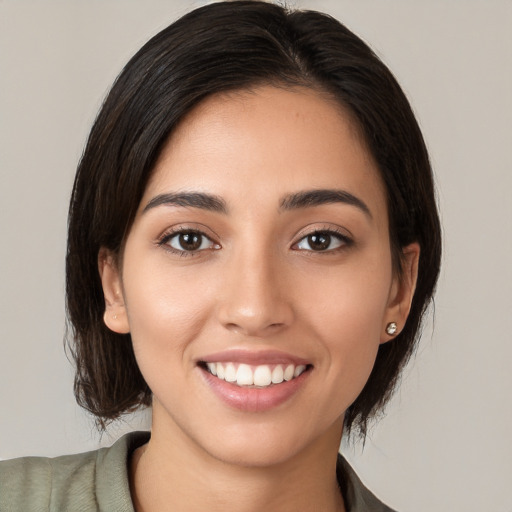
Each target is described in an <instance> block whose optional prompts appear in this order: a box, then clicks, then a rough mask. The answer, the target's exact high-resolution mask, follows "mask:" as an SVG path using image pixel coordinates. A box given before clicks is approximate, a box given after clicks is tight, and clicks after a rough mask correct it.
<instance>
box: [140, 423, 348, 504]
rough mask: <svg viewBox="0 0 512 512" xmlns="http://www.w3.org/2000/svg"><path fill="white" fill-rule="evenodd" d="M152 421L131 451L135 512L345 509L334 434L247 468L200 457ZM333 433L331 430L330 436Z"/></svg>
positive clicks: (193, 448) (180, 438)
mask: <svg viewBox="0 0 512 512" xmlns="http://www.w3.org/2000/svg"><path fill="white" fill-rule="evenodd" d="M162 427H163V425H161V424H160V423H159V422H157V421H153V428H152V433H151V439H150V441H149V442H148V443H147V444H146V445H144V446H142V447H140V448H139V449H138V450H136V452H135V453H134V455H133V457H132V460H131V467H130V487H131V491H132V498H133V502H134V507H135V510H136V512H153V511H159V512H167V511H171V510H172V511H176V510H187V511H188V512H196V511H197V512H199V511H204V510H205V509H208V511H209V512H217V511H221V510H222V511H225V510H238V511H240V512H256V511H261V510H272V511H273V512H292V511H293V512H296V511H297V510H322V511H326V512H331V511H332V512H335V511H336V512H341V511H344V510H345V509H344V505H343V499H342V497H341V492H340V490H339V488H338V484H337V480H336V458H337V450H338V446H339V441H340V434H339V432H341V428H340V426H339V425H334V426H333V427H336V431H337V432H338V434H337V435H333V436H330V438H329V439H324V438H322V439H320V440H318V441H316V442H315V443H313V444H312V445H311V446H308V447H306V448H305V449H304V450H302V451H301V452H300V453H297V454H295V455H293V456H292V457H290V458H289V459H288V460H285V461H283V462H279V463H275V464H272V465H269V466H247V465H238V464H234V463H231V462H226V461H222V460H219V459H217V458H214V457H212V456H210V455H209V454H207V453H204V452H203V451H202V450H201V448H200V447H198V446H197V445H195V444H194V443H193V441H191V440H190V439H188V438H186V436H184V434H183V433H182V432H181V431H179V432H177V431H175V432H169V430H168V429H165V428H162ZM334 431H335V429H334V428H333V432H334Z"/></svg>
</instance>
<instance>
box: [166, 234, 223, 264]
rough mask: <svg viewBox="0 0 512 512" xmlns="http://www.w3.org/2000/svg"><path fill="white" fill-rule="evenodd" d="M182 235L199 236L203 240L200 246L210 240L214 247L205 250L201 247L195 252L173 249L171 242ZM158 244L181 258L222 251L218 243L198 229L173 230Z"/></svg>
mask: <svg viewBox="0 0 512 512" xmlns="http://www.w3.org/2000/svg"><path fill="white" fill-rule="evenodd" d="M181 235H195V236H198V237H200V238H201V244H200V246H202V245H203V243H204V242H205V240H208V241H209V242H210V244H211V245H212V247H209V248H203V249H201V248H200V247H199V248H198V249H194V250H186V249H177V248H175V247H172V246H171V245H170V242H171V240H172V239H173V238H176V237H179V236H181ZM157 244H158V245H159V246H160V247H163V248H164V249H165V250H166V251H169V252H172V253H174V254H177V255H178V256H181V257H188V256H195V255H197V254H198V253H199V252H202V251H205V250H217V249H220V245H219V244H218V243H216V242H214V241H213V240H212V239H211V238H210V237H209V236H208V235H206V234H205V233H203V232H202V231H200V230H198V229H190V228H177V229H174V230H172V231H171V232H169V231H168V232H166V233H164V234H163V235H162V236H161V237H160V238H159V240H158V242H157Z"/></svg>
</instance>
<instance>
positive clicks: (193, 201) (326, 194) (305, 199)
mask: <svg viewBox="0 0 512 512" xmlns="http://www.w3.org/2000/svg"><path fill="white" fill-rule="evenodd" d="M332 203H344V204H348V205H351V206H355V207H356V208H359V209H360V210H361V211H362V212H363V213H365V214H366V215H367V216H368V217H370V218H372V214H371V212H370V209H369V208H368V206H367V205H366V203H365V202H364V201H362V200H361V199H359V198H358V197H356V196H354V195H353V194H351V193H350V192H347V191H346V190H333V189H318V190H305V191H301V192H297V193H295V194H290V195H287V196H285V197H284V198H283V199H282V200H281V203H280V209H281V210H285V211H289V210H296V209H302V208H311V207H314V206H321V205H324V204H332ZM158 206H183V207H186V208H187V207H188V208H200V209H202V210H208V211H213V212H217V213H223V214H226V213H227V212H228V209H227V206H226V202H225V201H224V199H222V197H219V196H216V195H213V194H205V193H203V192H171V193H168V194H159V195H157V196H155V197H154V198H153V199H151V200H150V201H149V202H148V204H147V205H146V206H145V207H144V210H142V213H146V212H147V211H148V210H151V209H153V208H156V207H158Z"/></svg>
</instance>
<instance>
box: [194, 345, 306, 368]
mask: <svg viewBox="0 0 512 512" xmlns="http://www.w3.org/2000/svg"><path fill="white" fill-rule="evenodd" d="M198 362H204V363H244V364H250V365H263V364H294V365H301V364H302V365H308V364H310V361H308V360H307V359H303V358H301V357H297V356H294V355H292V354H287V353H286V352H281V351H279V350H247V349H229V350H223V351H221V352H215V353H213V354H208V355H207V356H204V357H201V358H199V360H198Z"/></svg>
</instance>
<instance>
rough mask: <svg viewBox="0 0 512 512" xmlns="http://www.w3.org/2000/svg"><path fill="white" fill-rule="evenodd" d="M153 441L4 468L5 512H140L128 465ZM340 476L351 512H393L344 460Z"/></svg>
mask: <svg viewBox="0 0 512 512" xmlns="http://www.w3.org/2000/svg"><path fill="white" fill-rule="evenodd" d="M148 439H149V432H132V433H131V434H127V435H125V436H123V437H122V438H121V439H119V440H118V441H116V442H115V443H114V444H113V445H112V446H111V447H109V448H101V449H99V450H95V451H91V452H86V453H80V454H77V455H64V456H62V457H55V458H46V457H22V458H19V459H12V460H6V461H3V462H0V512H20V511H23V512H43V511H44V512H67V511H73V512H74V511H80V512H89V511H91V512H92V511H103V512H134V508H133V504H132V500H131V496H130V487H129V484H128V461H129V458H130V455H131V453H132V452H133V451H134V450H135V449H136V448H138V447H139V446H141V445H143V444H144V443H146V442H147V441H148ZM337 476H338V483H339V485H340V488H341V490H342V493H343V497H344V499H345V506H346V507H347V512H393V511H392V510H391V509H390V508H388V507H386V505H384V504H383V503H381V502H380V501H379V500H378V499H377V498H376V497H375V496H374V495H373V494H372V493H371V492H370V491H369V490H368V489H366V488H365V487H364V485H363V484H362V483H361V481H360V480H359V478H358V477H357V475H356V474H355V473H354V471H353V469H352V468H351V467H350V466H349V464H348V463H347V462H346V460H345V459H344V458H343V457H341V455H340V456H339V457H338V465H337Z"/></svg>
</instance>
